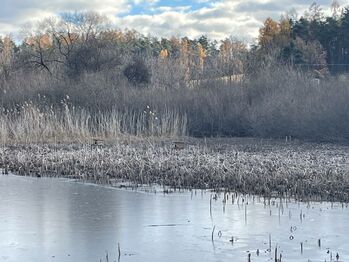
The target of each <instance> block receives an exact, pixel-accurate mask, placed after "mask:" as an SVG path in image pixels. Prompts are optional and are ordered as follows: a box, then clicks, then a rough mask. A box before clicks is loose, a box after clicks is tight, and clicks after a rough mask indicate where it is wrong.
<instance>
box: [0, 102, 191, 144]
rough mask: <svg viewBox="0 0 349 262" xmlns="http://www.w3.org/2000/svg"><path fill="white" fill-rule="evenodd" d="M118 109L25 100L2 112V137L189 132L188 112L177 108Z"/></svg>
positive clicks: (64, 138) (76, 138)
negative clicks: (103, 110) (85, 107)
mask: <svg viewBox="0 0 349 262" xmlns="http://www.w3.org/2000/svg"><path fill="white" fill-rule="evenodd" d="M146 109H147V110H144V111H142V112H136V111H124V112H122V111H118V110H116V109H111V110H110V111H107V112H95V113H91V112H90V111H89V110H87V109H83V108H76V107H74V106H72V105H69V104H68V103H67V102H66V101H62V105H61V107H59V108H54V107H53V106H47V105H45V106H43V107H39V106H37V105H35V104H33V103H25V104H24V105H23V106H21V107H20V108H19V109H15V110H11V111H10V110H3V111H2V112H0V123H1V125H0V140H1V141H2V142H3V143H6V142H11V143H16V142H27V141H30V142H40V141H52V142H53V141H56V140H58V141H86V140H89V139H90V138H92V137H99V138H104V139H107V138H115V137H118V136H120V135H121V134H127V135H134V136H143V135H144V136H167V137H169V136H183V135H185V134H186V132H187V118H186V115H185V114H184V115H181V114H179V113H178V112H175V111H169V110H166V111H162V112H161V113H154V112H152V111H151V109H150V107H148V108H146Z"/></svg>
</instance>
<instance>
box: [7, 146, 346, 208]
mask: <svg viewBox="0 0 349 262" xmlns="http://www.w3.org/2000/svg"><path fill="white" fill-rule="evenodd" d="M147 141H148V142H147V143H145V142H144V140H143V141H142V140H139V141H137V140H136V141H131V140H125V141H119V142H117V143H114V144H112V143H111V144H108V145H104V146H95V145H87V144H85V145H81V144H54V143H51V144H32V145H30V144H29V145H12V146H4V147H1V149H0V150H1V155H2V158H1V159H0V166H3V167H5V168H6V169H7V170H9V171H11V172H15V173H16V174H19V175H24V176H25V175H31V176H57V177H66V178H74V179H78V180H81V181H87V182H88V181H90V182H91V181H93V182H96V183H101V184H111V185H113V184H117V182H120V181H131V182H134V183H136V184H137V183H138V184H153V183H156V184H160V185H163V186H170V187H172V188H179V189H194V188H197V189H216V190H218V191H219V190H226V191H232V192H240V193H251V194H258V195H263V196H267V197H271V196H279V197H296V198H297V199H303V200H311V199H312V200H333V201H348V200H349V195H348V187H349V175H348V170H349V168H348V167H349V162H348V159H349V156H348V154H349V150H348V146H339V145H335V144H312V143H299V142H285V141H273V140H264V141H263V140H258V139H249V140H248V139H231V140H226V139H222V140H219V139H212V140H206V142H205V141H204V140H195V139H194V140H189V141H188V142H187V143H188V144H187V146H186V148H185V149H183V150H176V149H174V146H173V144H172V143H171V142H170V140H168V141H162V142H161V141H156V140H147Z"/></svg>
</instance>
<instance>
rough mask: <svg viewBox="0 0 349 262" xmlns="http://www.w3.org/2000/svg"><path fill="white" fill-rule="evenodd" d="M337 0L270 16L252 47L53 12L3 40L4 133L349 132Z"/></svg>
mask: <svg viewBox="0 0 349 262" xmlns="http://www.w3.org/2000/svg"><path fill="white" fill-rule="evenodd" d="M333 10H334V11H333V15H332V16H331V17H325V16H324V15H323V14H322V11H321V8H320V7H319V6H317V5H316V4H313V5H312V6H311V7H310V9H309V11H308V12H307V13H306V14H305V15H304V16H302V17H301V18H296V17H294V16H292V15H288V16H283V17H282V18H281V19H280V21H274V20H272V19H270V18H268V19H267V20H266V21H265V23H264V26H263V27H262V28H261V30H260V36H259V39H258V40H259V41H258V45H256V46H253V47H252V48H248V47H247V46H246V45H245V44H244V43H243V42H241V41H238V40H236V39H233V38H227V39H225V40H223V41H220V42H217V41H212V40H210V39H208V38H207V37H205V36H202V37H200V38H198V39H189V38H187V37H184V38H175V37H172V38H170V39H167V38H161V39H158V38H155V37H151V36H144V35H141V34H139V33H137V32H135V31H132V30H124V31H121V30H117V29H114V28H113V27H111V26H110V24H109V22H108V20H107V18H106V17H104V16H102V15H99V14H97V13H93V12H84V13H66V14H63V15H62V16H61V17H60V18H59V19H58V18H51V19H46V20H44V21H42V22H40V23H38V24H37V25H36V26H35V27H34V28H31V29H30V30H27V31H26V32H23V35H24V37H23V41H22V43H20V44H15V43H14V42H13V41H12V40H11V38H10V37H3V38H2V39H1V40H0V84H1V85H0V89H1V90H0V91H1V101H0V102H1V106H2V108H3V110H2V112H1V114H0V119H1V122H2V126H1V129H0V136H1V137H2V138H5V139H11V138H12V139H18V140H20V139H22V140H23V139H33V137H35V138H37V139H40V138H42V139H49V138H52V137H64V138H67V137H69V136H74V137H81V136H83V137H89V136H105V137H113V136H116V135H117V134H119V133H127V134H133V135H193V136H263V137H285V136H293V137H298V138H310V139H316V140H343V139H349V114H348V113H347V112H349V111H348V110H349V104H348V103H347V101H348V99H349V86H348V84H347V82H346V81H342V80H341V79H343V78H342V77H338V75H339V74H344V73H346V72H347V69H348V68H347V67H346V66H345V64H346V63H349V54H348V52H349V43H348V42H347V41H348V39H349V23H348V22H347V21H349V20H348V19H349V9H346V8H344V9H341V11H340V12H339V9H338V7H337V8H336V9H333ZM333 64H341V65H342V66H337V67H335V66H333ZM315 78H316V79H321V81H314V79H315ZM27 122H30V124H28V123H27Z"/></svg>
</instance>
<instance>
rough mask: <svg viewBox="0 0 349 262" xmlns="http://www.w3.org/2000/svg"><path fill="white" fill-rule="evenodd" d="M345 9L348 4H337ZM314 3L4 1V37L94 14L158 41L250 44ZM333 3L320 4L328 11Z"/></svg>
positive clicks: (348, 0) (321, 0) (0, 19)
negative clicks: (73, 14) (265, 26)
mask: <svg viewBox="0 0 349 262" xmlns="http://www.w3.org/2000/svg"><path fill="white" fill-rule="evenodd" d="M337 1H338V2H339V3H340V4H341V5H342V6H346V5H349V0H337ZM312 2H313V0H213V1H210V0H1V8H0V34H9V33H10V32H11V33H13V34H14V35H16V32H19V30H20V28H21V27H23V26H24V25H26V24H28V23H29V22H32V21H33V20H36V19H42V18H43V17H48V16H55V15H58V14H59V13H60V12H65V11H80V10H94V11H98V12H100V13H103V14H106V15H107V16H108V17H109V18H110V19H111V20H112V21H113V23H115V25H116V26H117V27H118V28H120V29H125V28H132V29H136V30H137V31H139V32H141V33H144V34H148V33H150V34H152V35H156V36H171V35H176V36H182V35H188V36H190V37H197V36H200V35H203V34H205V35H208V36H209V37H211V38H215V39H222V38H225V37H227V36H235V37H240V38H242V39H246V40H251V39H253V38H255V37H256V35H257V33H258V28H259V27H260V26H261V24H262V22H263V20H265V18H267V17H269V16H270V17H273V18H275V19H278V18H279V17H280V15H281V14H282V13H285V12H288V11H290V10H292V9H293V10H296V11H297V13H298V14H303V12H304V10H306V9H307V8H308V7H309V6H310V4H311V3H312ZM331 2H332V0H317V3H318V4H320V5H321V6H322V7H323V9H328V8H329V6H330V5H331Z"/></svg>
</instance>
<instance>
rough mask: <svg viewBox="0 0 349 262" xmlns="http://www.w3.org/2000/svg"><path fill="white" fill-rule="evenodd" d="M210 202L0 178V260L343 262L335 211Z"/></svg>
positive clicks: (348, 257)
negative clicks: (276, 261) (277, 260)
mask: <svg viewBox="0 0 349 262" xmlns="http://www.w3.org/2000/svg"><path fill="white" fill-rule="evenodd" d="M211 197H212V196H211V193H209V192H201V191H197V192H196V193H195V192H192V193H181V194H171V195H164V194H160V193H157V194H154V193H141V192H134V191H126V190H116V189H111V188H105V187H99V186H93V185H86V184H81V183H74V182H69V181H67V180H64V179H50V178H28V177H17V176H0V199H1V202H0V261H11V262H18V261H27V262H47V261H60V262H65V261H74V262H79V261H83V262H90V261H91V262H98V261H100V259H102V261H106V251H107V252H108V257H109V261H118V243H120V248H121V249H120V250H121V257H120V261H154V262H162V261H176V262H177V261H244V262H245V261H248V254H249V253H250V254H251V257H250V259H251V261H274V253H275V247H276V246H277V247H278V248H277V252H278V256H279V253H280V252H281V254H282V261H297V262H299V261H305V262H306V261H308V260H310V261H325V260H326V261H331V260H330V259H331V255H332V260H333V261H336V260H337V258H336V255H337V253H338V254H339V261H349V223H348V221H349V209H348V208H347V207H346V206H343V205H342V204H330V203H322V204H321V203H311V204H306V203H301V204H300V203H295V202H292V203H286V202H285V201H283V202H282V203H281V204H280V200H276V201H275V202H273V201H271V202H270V205H269V202H268V201H267V202H264V201H263V199H261V198H253V197H249V198H243V197H242V196H240V197H236V198H234V201H232V195H229V196H228V199H227V201H226V203H225V204H224V203H223V201H222V200H223V198H224V197H223V195H220V196H218V199H216V200H215V199H212V201H210V198H211ZM243 199H244V200H243ZM210 202H211V203H212V204H211V206H212V208H211V211H210ZM232 202H234V203H232ZM214 226H215V230H214V233H213V241H212V229H213V227H214ZM269 236H271V247H272V248H271V249H272V250H271V252H269V247H270V243H269ZM232 237H233V239H234V241H233V242H231V241H230V240H231V239H232ZM319 239H321V241H320V242H321V243H320V244H321V245H320V247H319ZM301 243H303V252H301ZM258 249H259V256H258V255H257V250H258Z"/></svg>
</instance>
